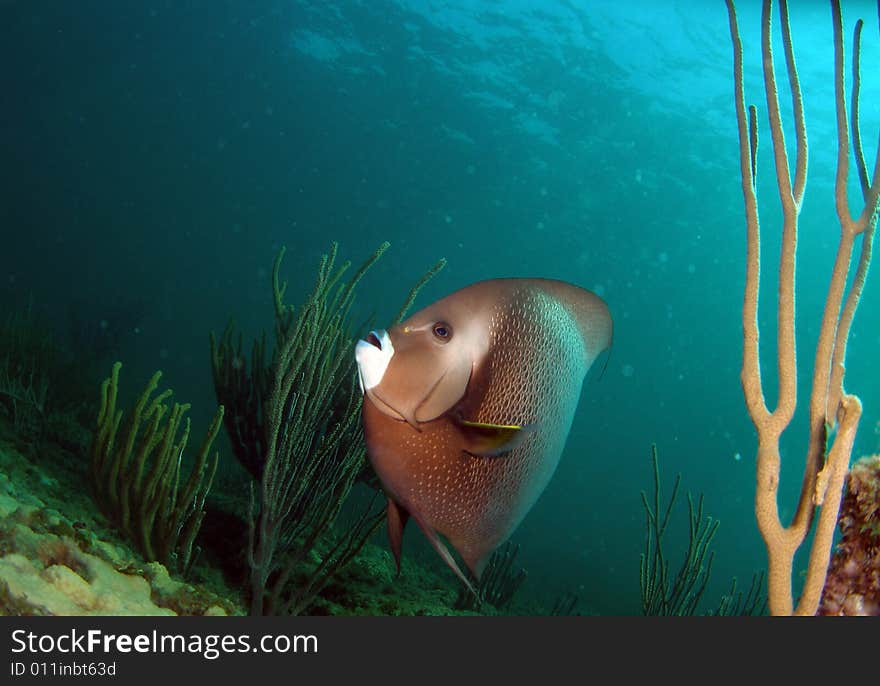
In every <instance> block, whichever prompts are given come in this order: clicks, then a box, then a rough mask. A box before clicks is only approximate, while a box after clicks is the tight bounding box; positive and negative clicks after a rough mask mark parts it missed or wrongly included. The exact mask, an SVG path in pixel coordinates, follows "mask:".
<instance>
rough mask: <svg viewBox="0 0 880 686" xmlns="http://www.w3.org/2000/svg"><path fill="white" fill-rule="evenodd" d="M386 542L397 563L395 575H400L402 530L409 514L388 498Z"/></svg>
mask: <svg viewBox="0 0 880 686" xmlns="http://www.w3.org/2000/svg"><path fill="white" fill-rule="evenodd" d="M387 519H388V540H389V542H390V543H391V552H392V553H394V561H395V562H396V563H397V573H398V574H400V554H401V548H402V546H403V529H404V527H405V526H406V523H407V521H408V520H409V512H407V511H406V510H405V509H403V508H402V507H401V506H400V505H398V504H397V503H396V502H394V501H393V500H392V499H391V498H388V512H387Z"/></svg>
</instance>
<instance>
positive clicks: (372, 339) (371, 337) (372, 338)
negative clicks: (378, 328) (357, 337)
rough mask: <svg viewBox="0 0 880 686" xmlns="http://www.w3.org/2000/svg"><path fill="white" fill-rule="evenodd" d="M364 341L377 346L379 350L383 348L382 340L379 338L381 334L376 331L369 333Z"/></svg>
mask: <svg viewBox="0 0 880 686" xmlns="http://www.w3.org/2000/svg"><path fill="white" fill-rule="evenodd" d="M364 342H365V343H369V344H370V345H373V346H376V347H377V348H379V350H381V349H382V341H381V340H380V339H379V336H378V335H376V332H375V331H370V333H369V334H367V337H366V338H364Z"/></svg>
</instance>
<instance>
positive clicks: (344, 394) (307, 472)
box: [211, 243, 445, 615]
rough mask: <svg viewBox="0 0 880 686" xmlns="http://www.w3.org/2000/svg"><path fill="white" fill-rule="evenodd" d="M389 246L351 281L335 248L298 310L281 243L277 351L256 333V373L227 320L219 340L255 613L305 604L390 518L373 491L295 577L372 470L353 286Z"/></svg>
mask: <svg viewBox="0 0 880 686" xmlns="http://www.w3.org/2000/svg"><path fill="white" fill-rule="evenodd" d="M388 246H389V244H388V243H384V244H382V245H381V246H380V247H379V249H378V250H376V252H375V253H374V254H373V255H372V256H371V257H370V258H369V259H367V260H366V262H364V264H363V265H361V267H360V269H359V270H358V271H357V272H356V273H355V274H354V276H353V277H352V278H351V279H350V280H349V281H347V282H346V281H344V280H343V277H344V275H345V273H346V272H347V270H348V269H349V267H350V263H349V262H345V263H343V264H342V265H339V266H337V265H336V255H337V249H338V248H337V245H336V244H335V243H334V244H333V245H332V247H331V250H330V252H329V254H327V255H324V256H323V257H322V259H321V262H320V266H319V269H318V277H317V281H316V284H315V288H314V290H313V292H312V293H311V295H310V296H309V297H308V298H307V299H306V300H305V302H304V303H303V304H302V305H301V306H300V308H299V309H298V311H295V309H294V308H293V307H292V306H290V305H287V304H286V303H285V302H284V296H285V293H286V288H287V284H286V282H284V283H282V282H280V281H279V273H280V265H281V260H282V258H283V255H284V250H283V249H282V251H281V252H280V253H279V255H278V257H277V258H276V260H275V265H274V269H273V272H272V274H273V276H272V286H273V295H274V305H275V334H276V344H275V350H274V353H273V355H272V358H271V361H270V362H268V363H267V358H266V354H265V339H264V338H261V339H260V340H258V341H257V342H256V343H255V344H254V347H253V352H252V355H251V371H250V373H248V371H247V369H246V366H245V365H244V364H243V358H242V355H241V353H242V350H241V347H242V346H241V339H240V337H239V338H238V341H237V342H236V338H235V336H234V332H233V329H232V327H231V326H230V327H228V328H227V329H226V331H225V332H224V334H223V337H222V339H221V340H220V341H217V340H216V339H215V338H214V337H213V336H212V339H211V352H212V368H213V371H214V384H215V388H216V390H217V396H218V399H220V400H221V402H224V403H226V402H228V403H229V404H230V406H231V407H232V408H233V409H232V412H231V413H230V415H229V416H228V417H227V422H226V426H227V429H228V431H229V433H230V438H231V440H232V442H233V447H234V450H235V452H236V455H237V457H238V458H239V460H240V461H241V462H242V464H243V465H244V466H245V467H246V468H247V469H248V470H249V471H250V472H251V474H252V475H253V476H254V477H255V479H256V480H257V491H258V493H256V494H255V493H254V492H253V491H252V500H251V522H250V529H249V544H248V564H249V566H250V570H251V579H250V586H251V589H250V590H251V614H255V615H256V614H278V613H285V614H298V613H300V612H302V611H303V610H305V609H306V608H307V607H308V605H309V604H310V603H311V601H312V600H313V599H314V597H315V595H316V594H317V593H318V592H320V590H321V588H322V587H323V586H324V585H325V584H326V583H327V582H328V581H329V580H330V578H331V577H332V576H333V574H335V573H336V572H337V571H338V570H339V569H341V568H342V567H343V566H344V565H345V564H347V563H348V562H349V561H350V560H351V559H352V558H353V557H354V555H355V554H356V553H357V552H358V550H360V548H361V547H362V546H363V544H364V542H365V541H366V540H367V538H368V537H369V536H370V535H371V534H372V533H373V532H374V531H375V530H376V528H377V526H378V525H379V524H380V523H381V521H382V519H383V514H384V513H383V512H382V511H381V510H377V509H376V508H375V507H373V505H374V503H373V501H374V500H376V499H377V498H378V494H375V496H374V498H373V499H372V500H370V501H369V502H367V503H366V504H365V505H364V506H363V507H362V509H360V510H359V511H358V513H357V514H356V515H355V517H354V519H353V521H352V522H350V523H349V525H348V526H347V527H344V529H343V530H342V531H341V532H337V535H336V536H335V538H332V541H331V542H330V547H329V549H328V550H326V551H323V552H322V554H321V556H320V559H319V561H318V562H317V564H316V566H315V567H314V568H312V569H311V570H309V571H307V572H306V575H305V577H304V578H298V579H297V580H296V583H292V580H293V577H294V576H295V575H296V574H298V573H300V572H301V571H303V569H304V567H305V566H307V564H308V561H309V559H310V558H313V557H314V554H315V552H316V549H317V547H318V543H319V541H321V540H322V539H328V540H329V539H330V538H331V536H330V534H331V532H332V527H333V523H334V522H335V521H336V519H337V517H338V515H339V513H340V511H341V509H342V506H343V504H344V502H345V501H346V499H347V497H348V494H349V492H350V491H351V488H352V486H353V485H354V483H355V481H356V480H357V478H358V476H359V475H361V474H362V472H363V470H364V468H365V466H366V465H367V462H366V448H365V445H364V440H363V432H362V429H361V423H360V412H361V402H362V397H361V393H360V391H359V389H358V384H357V375H356V370H355V361H354V339H353V336H352V334H351V331H350V321H349V319H350V312H351V307H352V304H353V301H354V295H355V290H356V287H357V285H358V283H359V282H360V280H361V278H362V277H363V276H364V274H365V273H366V272H367V270H368V269H369V268H370V267H372V266H373V265H374V264H375V263H376V261H377V260H379V258H380V257H381V256H382V254H383V253H384V252H385V250H386V249H387V248H388ZM443 264H445V261H443V260H441V261H440V262H438V263H437V265H435V267H434V268H433V269H431V270H430V271H429V272H428V273H427V274H426V275H425V277H424V278H423V279H422V280H421V281H420V282H419V283H418V284H417V285H416V286H415V287H414V288H413V289H412V291H411V293H410V297H409V299H408V300H407V302H406V304H405V305H404V307H403V308H402V310H401V314H400V315H398V318H400V317H401V315H403V314H405V312H406V309H407V308H408V307H409V305H410V304H411V303H412V301H413V300H414V298H415V295H416V293H417V292H418V290H419V289H420V288H421V286H422V285H424V283H426V282H427V280H428V279H429V278H431V277H432V276H433V275H434V274H436V272H437V271H439V270H440V269H441V268H442V266H443ZM257 502H258V503H259V505H257Z"/></svg>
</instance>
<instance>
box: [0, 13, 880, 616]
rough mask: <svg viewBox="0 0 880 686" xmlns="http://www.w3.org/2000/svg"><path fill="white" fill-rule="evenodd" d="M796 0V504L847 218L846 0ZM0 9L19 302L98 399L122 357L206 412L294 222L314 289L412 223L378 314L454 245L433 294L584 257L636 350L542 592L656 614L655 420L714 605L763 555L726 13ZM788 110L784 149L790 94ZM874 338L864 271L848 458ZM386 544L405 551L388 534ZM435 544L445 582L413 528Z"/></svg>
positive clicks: (580, 272)
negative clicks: (799, 175) (842, 177)
mask: <svg viewBox="0 0 880 686" xmlns="http://www.w3.org/2000/svg"><path fill="white" fill-rule="evenodd" d="M737 7H738V11H739V17H740V28H741V31H742V33H743V40H744V49H745V84H746V91H747V99H748V101H749V102H755V103H756V104H757V105H758V108H759V123H760V126H761V127H762V128H761V131H762V133H763V137H762V139H761V146H762V147H761V157H760V158H759V170H758V180H759V199H760V201H761V212H762V227H763V239H764V244H763V251H764V252H763V260H764V263H763V271H762V277H763V281H762V288H763V290H762V301H761V316H760V324H761V330H762V333H763V337H762V341H763V344H764V345H763V349H762V360H763V364H764V367H765V373H766V374H768V375H769V376H768V378H769V379H770V381H768V383H767V384H766V386H765V387H766V389H767V392H768V395H769V398H768V400H769V401H770V403H771V406H772V403H773V401H774V398H773V395H774V393H775V383H774V381H773V379H774V378H775V376H774V374H775V371H774V360H775V350H774V346H773V342H774V339H775V302H774V301H775V295H774V288H775V271H776V265H775V261H776V259H777V256H778V244H779V227H780V223H779V210H778V195H777V191H776V188H775V176H774V173H773V167H772V158H771V156H770V155H769V152H768V151H769V145H770V143H769V135H768V134H767V133H766V131H767V128H766V104H765V102H764V100H763V98H764V95H763V85H762V80H761V75H760V48H759V14H760V7H759V3H757V2H753V1H745V0H740V1H739V2H738V3H737ZM790 11H791V21H792V32H793V36H794V44H795V51H796V56H797V61H798V69H799V72H800V75H801V79H802V86H803V90H804V98H805V106H806V117H807V131H808V136H809V143H810V160H809V165H810V166H809V176H808V182H807V191H806V199H805V204H804V208H803V212H802V215H801V232H800V242H799V255H798V272H797V274H798V289H799V290H798V300H797V306H798V311H797V324H798V330H797V333H798V346H799V347H798V352H799V362H800V366H799V388H800V397H799V400H800V405H799V410H800V411H799V412H798V414H797V416H796V419H795V422H794V424H793V425H792V427H791V429H790V430H789V431H788V432H787V433H786V435H785V437H784V439H783V468H782V477H781V479H782V487H781V499H782V500H781V501H782V505H781V512H782V518H783V520H785V521H787V519H788V518H789V517H790V515H791V513H792V510H793V508H794V504H795V501H796V497H797V494H798V492H799V490H800V482H801V472H802V469H803V454H804V449H805V445H806V436H807V432H806V417H805V412H804V411H803V410H805V405H806V401H805V398H806V396H807V394H808V392H809V390H808V389H809V387H810V381H811V377H812V360H813V355H814V352H815V342H816V335H817V332H818V327H819V320H820V316H821V311H822V306H823V304H824V298H825V292H826V289H827V284H828V278H829V275H830V270H831V264H832V262H831V261H832V259H833V251H834V250H836V246H837V240H838V235H839V226H838V221H837V217H836V215H835V208H834V202H833V182H834V172H835V164H836V145H837V143H836V130H835V111H834V100H833V81H832V75H833V73H832V43H831V20H830V11H829V8H828V6H827V3H825V2H812V1H806V2H797V3H792V7H791V9H790ZM858 17H864V18H865V19H866V21H867V25H866V34H865V40H864V42H863V53H862V64H863V65H865V66H863V86H862V88H863V100H862V112H861V116H862V129H863V131H864V139H865V143H864V144H865V152H866V156H867V157H868V159H869V160H872V159H873V157H874V154H875V150H876V148H875V147H874V146H875V145H876V136H875V135H874V133H873V132H874V131H876V129H877V126H878V123H880V99H878V98H877V97H876V93H877V92H878V89H880V72H878V71H877V70H876V69H872V68H870V67H868V66H867V65H876V64H878V63H880V47H878V45H880V41H878V40H877V34H876V31H875V29H876V24H875V22H876V7H875V5H874V4H873V3H871V2H867V1H866V2H845V3H844V26H845V31H846V36H847V44H848V45H849V40H850V38H851V34H850V31H851V29H850V27H851V26H852V23H853V22H854V21H855V20H856V19H857V18H858ZM0 27H2V28H0V33H2V40H0V70H2V92H3V106H2V107H0V155H2V157H0V159H2V164H0V231H2V241H0V311H2V312H4V313H5V312H9V311H13V310H14V309H16V308H21V307H24V306H26V305H27V303H29V302H32V303H33V307H34V310H35V311H36V312H38V313H39V315H40V316H41V317H43V318H44V319H45V320H46V321H48V322H50V323H51V325H52V328H53V330H54V331H55V332H56V334H57V335H58V336H59V337H60V339H62V340H65V341H66V344H67V345H68V346H71V347H74V346H79V347H76V348H75V349H77V350H79V351H81V353H80V354H81V356H82V358H81V361H82V367H83V368H84V369H88V370H89V371H90V373H91V372H92V371H93V376H88V375H84V376H86V377H87V383H88V384H91V385H90V386H88V390H87V391H86V392H88V393H93V394H94V396H95V398H96V399H97V394H98V386H99V384H100V381H101V380H102V379H103V378H105V377H106V376H107V375H108V374H109V372H110V367H111V365H112V363H113V362H114V361H115V360H117V359H119V360H122V361H123V363H124V365H125V366H124V368H123V372H122V374H123V378H124V380H125V382H124V383H123V389H124V391H123V395H125V397H126V401H127V402H130V401H131V400H132V398H133V397H134V395H135V393H136V392H139V390H140V389H142V388H143V384H144V383H145V382H146V380H147V379H148V378H149V376H150V374H151V373H152V372H153V371H154V370H156V369H161V370H162V371H163V373H164V377H163V381H164V382H167V384H168V385H170V386H171V387H173V388H174V390H175V396H176V397H179V398H183V399H186V400H187V401H188V402H191V403H192V405H193V408H192V410H191V414H192V417H193V426H194V433H195V434H197V435H198V434H201V432H203V431H204V427H206V426H207V425H208V423H209V422H210V419H211V417H212V415H213V413H214V410H215V408H216V404H217V402H216V397H215V394H214V388H213V384H212V380H211V368H210V359H209V350H208V333H209V332H210V331H212V330H213V331H215V332H219V331H222V330H223V328H224V326H225V325H226V323H227V322H228V321H229V320H230V318H234V319H235V321H236V322H237V324H238V325H239V326H240V327H241V329H242V330H243V331H244V332H245V334H246V336H254V335H257V334H258V332H259V331H261V330H263V329H269V328H270V327H271V325H272V317H273V311H272V300H271V295H272V293H271V286H270V276H271V267H272V261H273V259H274V257H275V255H276V253H277V252H278V250H279V248H280V247H281V246H282V245H286V246H287V253H286V257H285V261H284V266H283V272H284V276H285V278H286V279H287V280H288V281H289V287H288V293H289V294H291V295H290V296H289V297H290V299H291V300H292V301H293V302H296V301H297V297H298V294H303V295H304V294H306V293H307V292H308V291H309V290H310V288H311V287H312V284H313V282H314V274H315V269H316V265H317V263H318V260H319V258H320V256H321V255H322V254H323V253H325V252H326V251H327V250H328V248H329V246H330V243H331V241H338V242H339V245H340V248H339V249H340V255H341V257H343V258H346V259H352V260H353V261H354V262H355V263H359V262H361V261H363V260H364V259H366V258H367V257H368V256H369V255H370V254H371V253H372V252H373V251H374V250H375V249H376V248H377V247H378V246H379V245H380V244H381V243H382V242H383V241H386V240H387V241H389V242H390V243H391V248H390V249H389V250H388V252H387V253H386V254H385V255H384V256H383V258H382V259H381V260H380V261H379V262H378V263H377V264H376V266H375V267H374V268H373V269H372V270H371V271H370V272H369V274H368V275H367V277H366V278H365V280H364V282H363V283H362V284H361V286H360V289H359V293H358V299H357V308H358V309H357V311H358V312H359V313H360V314H361V317H366V316H368V315H372V316H373V318H374V321H376V322H377V323H379V324H382V323H384V322H387V321H390V319H391V318H392V317H393V316H394V315H395V314H396V313H397V310H398V309H399V307H400V304H401V303H402V302H403V300H404V299H405V297H406V295H407V292H408V290H409V288H410V287H411V285H412V284H414V283H415V282H416V281H417V280H418V279H419V278H420V276H421V275H422V274H424V273H425V271H426V270H427V269H429V268H430V267H431V265H433V264H434V263H435V262H436V261H437V260H438V258H440V257H445V258H446V259H447V260H448V264H447V266H446V268H445V269H444V270H443V271H441V272H440V273H439V274H438V275H437V276H436V277H435V278H434V279H433V280H431V281H430V282H429V283H428V284H427V286H426V287H425V288H424V289H423V291H422V292H421V293H420V294H419V298H418V300H417V302H416V308H419V307H421V306H424V305H427V304H429V303H430V302H432V301H433V300H435V299H437V298H439V297H441V296H443V295H445V294H447V293H449V292H451V291H453V290H455V289H457V288H460V287H462V286H465V285H467V284H469V283H472V282H474V281H477V280H481V279H487V278H496V277H506V276H540V277H548V278H558V279H564V280H567V281H570V282H572V283H575V284H578V285H581V286H583V287H585V288H588V289H591V290H593V291H595V292H596V293H598V294H599V295H601V296H602V297H603V298H604V299H605V300H606V302H607V303H608V305H609V307H610V309H611V313H612V317H613V319H614V326H615V331H614V344H613V347H612V350H611V352H610V356H609V357H608V360H607V366H605V368H604V372H603V371H602V367H603V365H604V360H601V359H600V361H599V363H598V364H597V365H596V368H595V369H594V370H593V371H592V372H591V374H590V375H589V376H588V378H587V381H586V383H585V384H584V389H583V394H582V397H581V401H580V405H579V407H578V410H577V414H576V416H575V420H574V424H573V426H572V430H571V434H570V436H569V439H568V443H567V446H566V449H565V452H564V454H563V457H562V460H561V463H560V465H559V467H558V469H557V472H556V475H555V476H554V478H553V480H552V481H551V483H550V485H549V487H548V488H547V490H546V491H545V492H544V494H543V495H542V496H541V498H540V499H539V501H538V503H537V504H536V506H535V507H534V508H533V510H532V511H531V512H530V513H529V515H528V516H527V517H526V519H525V520H524V522H523V523H522V525H521V526H520V527H519V529H518V530H517V531H516V532H515V533H514V535H513V537H512V540H513V541H514V542H516V543H517V544H519V546H520V551H519V556H518V559H517V563H518V564H521V565H522V566H523V567H524V568H526V569H527V570H528V573H529V577H528V579H527V581H526V582H525V584H524V586H523V589H522V591H521V593H522V594H524V595H530V596H532V597H534V598H536V599H540V600H542V601H543V602H545V603H546V605H547V606H549V604H550V603H551V602H552V600H553V598H554V597H557V596H559V595H560V594H561V593H565V592H573V593H576V594H577V596H578V598H579V604H580V605H579V606H580V608H581V611H582V612H584V613H597V614H637V613H638V612H639V611H640V607H639V555H640V553H642V552H643V550H644V540H645V513H644V509H643V506H642V501H641V496H640V493H641V491H643V490H649V489H650V488H651V487H652V483H653V482H652V471H651V462H650V455H651V445H652V443H656V445H657V447H658V450H659V455H660V465H661V479H662V481H663V484H664V488H665V490H666V492H667V493H668V492H669V489H670V487H671V482H672V479H673V477H674V475H675V474H676V473H681V475H682V488H683V489H684V490H686V491H691V492H693V493H694V494H698V493H703V494H704V495H705V508H706V513H707V514H708V515H711V516H712V517H713V518H717V519H718V520H719V521H720V526H719V529H718V532H717V535H716V536H715V539H714V544H713V549H714V551H715V558H714V564H713V569H712V577H711V580H710V582H709V586H708V588H707V591H706V598H707V605H713V604H714V602H715V599H716V598H718V597H720V596H721V594H723V593H724V592H726V591H727V590H728V588H729V586H730V581H731V578H732V577H737V578H739V579H740V580H741V581H742V582H747V580H748V579H750V578H751V576H752V574H753V573H754V572H755V571H757V570H759V569H761V568H763V567H764V565H765V552H764V547H763V544H762V542H761V540H760V536H759V534H758V532H757V528H756V525H755V518H754V507H753V496H754V481H755V479H754V468H755V461H754V452H755V446H756V438H755V432H754V430H753V427H752V424H751V422H750V420H749V417H748V415H747V413H746V411H745V407H744V403H743V398H742V390H741V386H740V382H739V370H740V362H741V351H742V329H741V308H742V292H743V282H744V273H745V220H744V212H743V205H742V191H741V181H740V174H739V158H738V141H737V133H736V121H735V117H734V110H733V77H732V50H731V45H730V36H729V32H728V19H727V12H726V9H725V7H724V3H723V2H721V1H718V2H708V1H705V2H704V1H699V2H698V1H696V0H691V1H677V2H676V1H668V2H659V3H658V2H649V1H647V0H638V1H636V0H633V1H632V2H625V3H612V2H598V1H593V2H591V1H588V0H576V1H575V0H571V1H559V2H556V1H550V0H531V1H526V0H521V1H520V0H510V1H505V2H490V1H486V2H482V1H478V0H467V1H465V0H461V1H459V2H454V1H449V2H441V1H439V0H437V1H419V0H411V1H398V2H391V1H385V0H376V1H365V2H330V1H320V2H293V1H279V0H274V1H269V0H265V1H263V0H260V1H257V2H243V1H240V0H238V1H231V0H230V1H227V0H189V1H185V2H178V1H167V2H146V1H145V2H125V3H119V2H109V1H104V2H99V1H93V0H80V1H77V2H49V1H46V2H42V1H39V0H27V1H24V0H3V1H0ZM779 54H780V55H781V49H780V51H779ZM781 100H782V103H781V104H782V107H783V117H787V119H786V122H787V124H786V126H787V131H788V134H789V139H790V140H791V139H792V134H791V131H792V129H791V126H790V121H791V117H790V99H789V97H788V94H787V92H783V93H782V94H781ZM854 177H855V174H852V175H851V184H852V193H851V197H852V198H856V197H857V191H856V186H855V178H854ZM854 204H856V203H854ZM858 206H859V207H860V206H861V205H860V203H859V204H858ZM355 333H356V335H363V334H364V333H366V332H355ZM878 345H880V283H878V279H877V278H876V274H870V275H869V278H868V282H867V285H866V287H865V291H864V296H863V300H862V305H861V307H860V309H859V311H858V314H857V316H856V321H855V324H854V327H853V333H852V336H851V339H850V344H849V350H848V358H847V362H848V364H847V372H848V375H847V390H849V391H851V392H854V393H856V394H857V395H859V396H860V397H861V399H862V401H863V403H864V406H865V412H864V416H863V418H862V423H861V426H860V430H859V434H858V437H857V440H856V448H855V450H854V456H859V455H864V454H868V453H873V452H876V451H877V450H878V443H880V437H878V428H877V427H878V420H880V409H878V408H880V384H878V383H877V381H878V378H880V368H878V364H880V358H878V356H877V354H876V351H877V349H878ZM218 448H219V450H220V454H221V460H220V462H221V466H220V472H221V477H220V479H219V481H218V484H217V485H215V491H217V490H218V489H223V488H229V487H230V486H233V487H237V488H240V489H241V492H240V493H239V495H241V496H242V497H244V495H246V479H245V477H244V474H245V473H244V472H243V471H242V470H241V468H240V467H239V465H238V464H237V463H236V462H235V459H234V457H233V455H232V453H231V451H230V449H229V447H228V444H227V441H226V436H225V435H224V434H223V433H221V436H220V440H218ZM668 537H669V541H668V543H667V545H668V546H669V547H670V549H676V547H677V546H678V547H680V546H684V545H686V543H687V527H686V522H685V518H684V515H683V511H679V514H678V516H677V518H676V519H675V520H674V522H673V524H672V525H671V527H670V532H669V534H668ZM375 541H376V543H377V544H378V545H381V546H383V547H384V546H386V545H387V544H386V541H385V534H384V530H381V531H380V532H379V533H377V534H376V536H375ZM411 555H415V556H417V557H418V559H423V560H425V564H436V565H437V574H438V575H439V576H440V577H442V578H444V579H445V580H446V582H447V583H448V584H449V586H450V587H454V586H455V583H456V582H455V579H454V578H453V577H452V575H451V573H449V572H448V571H446V570H445V569H444V568H443V567H442V564H441V563H439V561H436V562H435V561H434V560H432V558H431V556H432V555H433V553H432V552H431V551H430V550H429V549H428V547H427V544H426V543H425V542H424V540H423V537H422V535H421V533H420V532H419V531H417V530H416V528H415V527H411V528H410V530H409V531H408V532H407V536H406V539H405V543H404V557H407V556H411ZM801 566H802V565H801ZM746 585H747V583H746Z"/></svg>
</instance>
